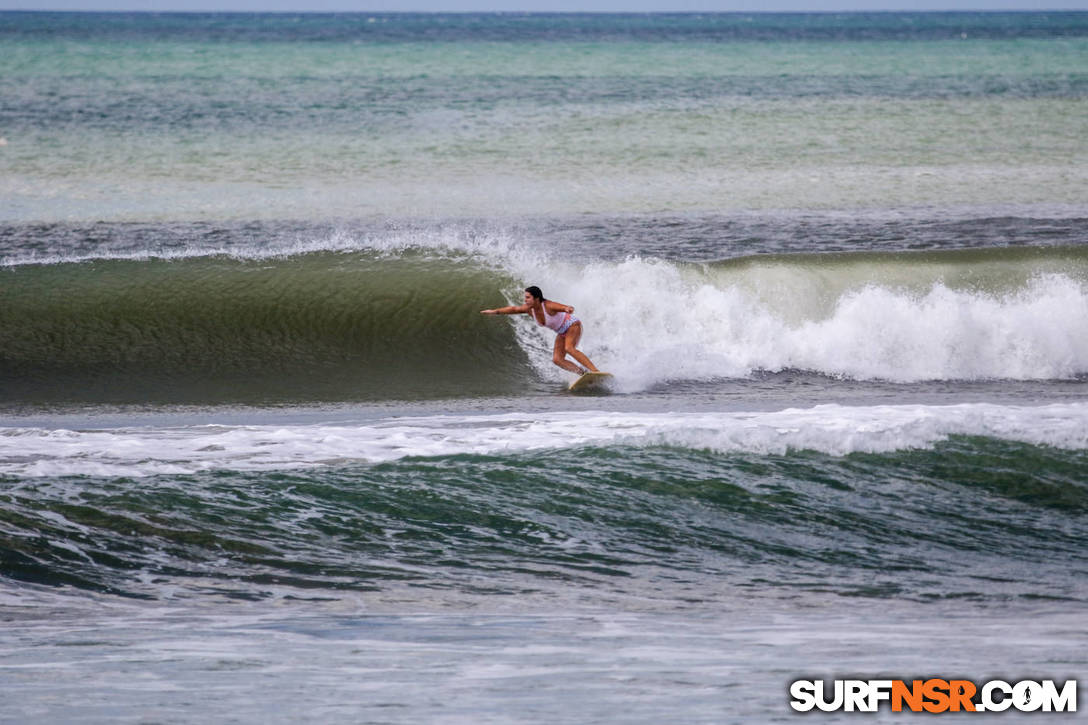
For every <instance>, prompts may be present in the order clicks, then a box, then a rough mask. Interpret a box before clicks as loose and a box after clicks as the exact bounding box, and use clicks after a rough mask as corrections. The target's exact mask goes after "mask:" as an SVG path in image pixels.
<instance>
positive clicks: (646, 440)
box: [0, 403, 1088, 477]
mask: <svg viewBox="0 0 1088 725" xmlns="http://www.w3.org/2000/svg"><path fill="white" fill-rule="evenodd" d="M954 435H969V436H985V437H991V438H997V439H1002V440H1010V441H1020V442H1025V443H1031V444H1035V445H1048V446H1054V447H1059V448H1066V449H1073V450H1083V449H1085V448H1088V403H1065V404H1054V405H1047V406H1038V407H1033V406H1004V405H992V404H963V405H953V406H926V405H899V406H866V407H861V406H859V407H849V406H840V405H820V406H816V407H814V408H807V409H788V410H782V411H775V412H730V413H724V412H717V413H688V414H684V413H604V412H600V413H546V414H533V416H532V418H531V420H530V419H529V418H527V417H525V416H523V415H519V414H502V415H478V416H433V417H420V418H393V419H388V420H384V421H380V422H377V423H367V424H361V425H345V424H340V425H292V426H217V425H209V426H194V427H168V428H152V427H141V428H118V429H105V430H86V431H73V430H48V429H41V428H10V429H6V430H4V431H3V432H2V433H0V474H4V475H16V476H21V477H38V476H71V475H89V476H148V475H156V474H173V475H178V474H186V473H195V472H199V471H206V470H215V469H227V470H269V469H271V470H275V469H294V468H308V467H314V466H338V465H348V464H358V463H376V462H384V461H392V460H397V459H400V458H405V457H442V456H453V455H466V454H467V455H497V454H502V455H506V454H510V453H519V452H528V451H537V450H550V449H573V448H580V447H586V446H615V445H624V446H639V447H644V446H673V447H680V448H690V449H696V450H709V451H714V452H718V453H722V454H731V453H747V454H784V453H787V452H789V451H797V450H813V451H819V452H822V453H827V454H831V455H847V454H850V453H856V452H868V453H887V452H892V451H899V450H907V449H917V448H929V447H932V446H933V445H934V444H936V443H939V442H941V441H943V440H946V439H947V438H948V437H949V436H954Z"/></svg>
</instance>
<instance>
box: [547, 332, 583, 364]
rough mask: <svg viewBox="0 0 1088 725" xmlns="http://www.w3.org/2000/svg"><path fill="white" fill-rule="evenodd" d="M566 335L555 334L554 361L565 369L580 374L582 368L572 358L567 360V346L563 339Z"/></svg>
mask: <svg viewBox="0 0 1088 725" xmlns="http://www.w3.org/2000/svg"><path fill="white" fill-rule="evenodd" d="M564 337H566V335H556V336H555V348H554V349H553V350H552V362H553V363H555V364H556V365H558V366H559V367H561V368H563V369H564V370H569V371H570V372H572V373H578V374H580V373H581V372H582V369H581V368H580V367H578V366H577V365H575V364H574V363H572V362H571V361H570V360H567V346H566V343H565V342H564V341H563V338H564Z"/></svg>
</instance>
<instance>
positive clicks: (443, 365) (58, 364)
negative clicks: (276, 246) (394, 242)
mask: <svg viewBox="0 0 1088 725" xmlns="http://www.w3.org/2000/svg"><path fill="white" fill-rule="evenodd" d="M2 274H3V276H4V277H5V279H4V284H3V286H2V288H0V300H2V302H0V307H2V310H0V347H2V352H0V370H2V371H3V372H2V374H0V390H2V391H3V392H2V395H3V397H4V398H6V399H8V400H18V399H23V400H25V399H30V400H75V401H80V400H89V401H119V402H120V401H123V402H141V401H148V400H150V401H164V402H189V401H191V402H220V401H245V402H264V401H277V400H280V401H284V400H286V401H289V400H345V399H346V400H357V399H358V400H363V399H376V398H398V397H403V396H411V395H413V394H414V393H413V391H416V390H419V389H422V390H423V391H424V392H425V393H426V394H429V395H431V396H446V395H459V394H480V393H484V392H507V391H510V390H513V389H514V387H515V385H516V382H517V380H518V379H519V377H520V376H522V375H524V374H526V373H528V372H529V369H528V368H527V367H526V364H525V355H524V353H523V352H522V351H521V350H520V349H519V348H518V346H517V343H516V340H515V338H514V336H513V334H512V332H511V330H510V329H509V327H507V326H503V325H483V324H480V323H479V320H478V319H477V318H478V317H479V314H478V311H479V309H480V308H481V306H482V303H481V301H485V300H488V299H489V298H490V299H491V300H492V301H497V300H495V290H496V289H497V288H498V287H500V286H502V285H503V283H504V280H503V278H502V277H501V276H498V275H496V274H495V273H493V272H489V271H487V270H485V269H482V268H480V267H478V266H473V265H471V264H465V263H461V262H457V261H451V260H444V261H442V262H436V261H434V260H429V259H426V258H420V257H416V256H413V255H411V254H408V255H405V256H402V257H400V258H388V257H386V258H380V257H378V256H375V255H372V254H364V253H356V254H336V253H324V252H317V253H311V254H302V255H297V256H290V257H286V258H269V259H239V258H231V257H223V256H217V257H193V258H179V259H146V260H118V259H106V260H95V261H83V262H78V263H72V262H69V263H57V264H42V265H37V264H34V265H25V266H18V267H13V268H10V269H8V270H7V271H4V272H3V273H2Z"/></svg>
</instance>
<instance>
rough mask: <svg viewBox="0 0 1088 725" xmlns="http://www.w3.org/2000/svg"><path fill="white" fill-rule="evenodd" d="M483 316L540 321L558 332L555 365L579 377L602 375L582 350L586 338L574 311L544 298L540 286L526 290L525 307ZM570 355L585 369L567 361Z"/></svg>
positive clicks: (504, 308) (501, 309)
mask: <svg viewBox="0 0 1088 725" xmlns="http://www.w3.org/2000/svg"><path fill="white" fill-rule="evenodd" d="M480 314H481V315H520V314H526V315H529V316H530V317H532V318H533V319H534V320H536V322H537V324H538V325H543V326H544V327H547V328H548V329H549V330H555V348H554V350H553V352H552V362H554V363H555V364H556V365H558V366H559V367H561V368H563V369H564V370H569V371H570V372H572V373H577V374H578V375H585V374H586V372H593V373H596V372H600V371H599V370H597V366H596V365H594V364H593V362H592V361H591V360H590V359H589V358H588V357H586V355H585V353H583V352H582V351H581V350H579V349H578V341H579V340H581V339H582V322H581V320H579V319H578V318H577V317H575V316H574V308H573V307H571V306H570V305H563V304H560V303H558V302H554V301H552V300H546V299H544V293H543V292H541V291H540V288H539V287H535V286H534V287H526V288H525V304H523V305H511V306H510V307H499V308H496V309H494V310H480ZM567 355H570V356H571V357H573V358H574V359H575V360H577V361H578V362H580V363H581V364H582V367H579V366H578V365H575V364H574V363H572V362H571V361H570V360H567Z"/></svg>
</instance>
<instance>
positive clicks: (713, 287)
mask: <svg viewBox="0 0 1088 725" xmlns="http://www.w3.org/2000/svg"><path fill="white" fill-rule="evenodd" d="M821 274H826V272H825V271H823V270H820V269H811V270H810V269H807V268H804V267H801V266H797V267H795V268H794V269H792V270H790V273H789V275H786V276H784V277H783V278H782V279H780V280H777V281H774V280H768V279H766V278H759V277H758V276H757V275H755V274H753V273H751V272H750V271H747V270H730V271H729V272H728V273H727V274H726V273H721V272H720V271H715V270H705V269H704V270H700V269H698V268H689V267H681V266H678V265H675V264H671V263H668V262H663V261H659V260H644V259H629V260H627V261H625V262H623V263H619V264H606V263H600V264H590V265H587V266H586V267H584V268H582V269H580V270H574V271H572V270H566V271H565V272H564V273H558V274H555V275H553V278H552V279H545V280H544V281H542V282H541V283H540V284H541V285H542V286H543V285H545V284H547V285H548V286H547V287H545V293H546V294H547V295H548V296H549V297H552V298H554V299H557V300H560V301H562V302H565V303H567V304H573V305H575V307H576V310H577V314H579V315H580V316H581V317H582V319H583V326H584V328H585V334H584V337H583V340H582V343H581V345H580V347H581V348H582V349H583V350H584V351H585V352H586V353H587V354H588V355H589V356H590V357H591V358H592V359H593V360H594V362H595V363H596V364H597V366H598V367H600V368H602V369H605V370H609V371H610V372H612V373H615V374H616V375H617V379H618V380H619V381H620V384H621V386H622V389H624V390H626V391H632V390H639V389H644V388H646V387H649V386H651V385H654V384H657V383H660V382H663V381H666V380H678V379H687V380H706V379H714V378H730V377H743V376H746V375H749V374H751V373H753V372H755V371H781V370H787V369H794V370H809V371H814V372H818V373H822V374H825V375H832V376H842V377H849V378H853V379H860V380H890V381H895V382H914V381H920V380H978V379H1017V380H1048V379H1069V378H1074V377H1076V376H1078V375H1083V374H1085V373H1088V286H1086V284H1085V283H1084V282H1083V281H1080V280H1078V279H1076V278H1073V277H1070V276H1067V275H1065V274H1056V273H1051V274H1040V275H1036V276H1033V277H1030V278H1029V279H1027V280H1026V281H1025V282H1024V283H1023V284H1020V285H1015V284H1010V285H1008V286H1006V287H1004V288H1002V289H998V290H997V291H985V290H980V289H977V288H971V287H963V288H953V287H951V286H948V285H946V284H945V283H944V282H943V281H941V280H939V279H937V280H934V279H932V278H930V279H926V278H925V276H924V275H922V274H919V275H917V277H918V280H917V281H916V283H915V284H914V285H912V286H909V287H908V286H901V285H893V284H889V283H886V282H881V281H873V282H868V283H861V284H855V285H853V286H847V287H846V288H845V289H839V288H838V287H839V285H840V284H841V280H840V279H838V278H834V279H832V280H831V281H830V282H829V283H828V284H821V283H820V279H819V277H820V275H821ZM549 288H550V290H551V291H550V292H549ZM519 334H520V338H521V340H522V344H523V346H525V347H526V348H527V349H529V350H530V351H531V359H532V360H533V361H534V363H536V364H537V365H538V366H539V371H540V373H541V374H542V375H545V376H555V375H556V372H555V370H554V369H553V366H551V362H550V360H551V357H550V352H548V351H547V350H546V349H545V348H547V349H550V338H548V337H547V335H546V334H543V333H541V331H539V330H534V329H532V328H531V326H528V327H527V328H526V329H523V330H521V331H520V333H519Z"/></svg>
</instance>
